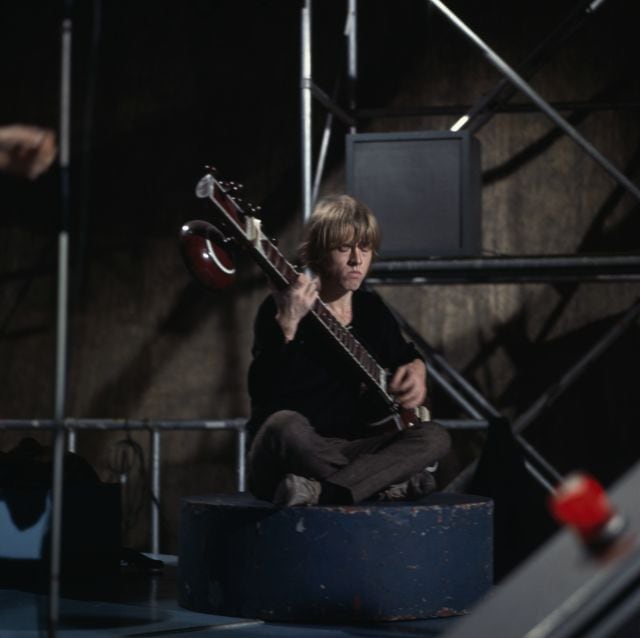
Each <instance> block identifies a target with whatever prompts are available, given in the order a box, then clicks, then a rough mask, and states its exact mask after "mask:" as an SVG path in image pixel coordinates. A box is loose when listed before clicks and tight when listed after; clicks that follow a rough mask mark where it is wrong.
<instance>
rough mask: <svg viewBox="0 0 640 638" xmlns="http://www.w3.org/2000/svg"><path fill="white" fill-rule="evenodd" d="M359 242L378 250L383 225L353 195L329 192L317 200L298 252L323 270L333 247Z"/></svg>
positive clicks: (303, 258) (310, 265) (308, 263)
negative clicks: (329, 193)
mask: <svg viewBox="0 0 640 638" xmlns="http://www.w3.org/2000/svg"><path fill="white" fill-rule="evenodd" d="M344 244H357V245H360V246H365V247H367V248H370V249H371V250H372V251H374V252H375V251H376V250H377V249H378V246H379V245H380V226H379V225H378V221H377V220H376V218H375V217H374V215H373V213H372V212H371V211H370V210H369V208H368V207H367V206H366V205H365V204H363V203H362V202H360V201H358V200H357V199H355V198H354V197H351V196H350V195H329V196H327V197H323V198H322V199H321V200H319V201H318V203H317V204H316V206H315V208H314V210H313V214H312V215H311V217H309V219H308V221H307V223H306V225H305V229H304V236H303V240H302V244H301V245H300V249H299V254H300V259H301V261H302V263H303V264H304V265H305V266H307V267H309V268H311V269H312V270H313V271H314V272H316V273H321V272H322V269H323V263H324V261H325V259H326V258H327V255H328V254H329V252H330V251H331V250H334V249H335V248H339V247H340V246H343V245H344Z"/></svg>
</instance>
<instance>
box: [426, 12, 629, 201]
mask: <svg viewBox="0 0 640 638" xmlns="http://www.w3.org/2000/svg"><path fill="white" fill-rule="evenodd" d="M428 2H430V3H431V4H432V5H433V6H434V7H436V8H437V9H438V10H439V11H440V12H441V13H442V14H443V15H444V16H445V17H446V18H447V19H448V20H449V21H450V22H451V23H452V24H453V25H454V26H455V27H457V28H458V29H459V30H460V31H461V32H462V33H463V34H464V35H465V36H466V37H467V38H468V39H469V40H471V41H472V42H473V43H474V44H475V45H476V46H478V47H479V48H480V49H481V51H482V52H483V53H484V55H485V56H486V57H487V59H488V60H489V62H491V64H493V65H494V66H495V67H496V68H497V69H498V70H499V71H500V72H501V73H503V74H504V75H505V76H506V77H508V78H509V80H510V81H511V82H512V83H513V84H514V85H515V86H516V87H518V89H520V91H522V92H523V93H524V94H525V95H526V96H528V97H529V99H531V101H532V102H533V103H534V104H536V105H537V106H538V108H539V109H540V110H541V111H543V112H544V113H545V114H546V115H547V116H548V117H549V118H550V119H551V121H552V122H554V123H555V124H556V125H557V126H558V127H559V128H561V129H562V130H563V131H564V132H565V133H566V134H567V135H568V136H569V137H570V138H571V139H572V140H573V141H574V142H575V143H576V144H578V146H580V147H581V148H582V149H583V150H584V151H585V153H587V155H589V156H590V157H591V158H592V159H594V160H595V161H596V162H598V164H600V166H602V168H604V170H605V171H607V172H608V173H609V175H611V176H612V177H613V178H614V179H615V180H616V181H617V182H618V183H619V184H620V185H621V186H623V187H624V188H626V189H627V191H628V192H629V193H631V194H632V195H633V196H634V197H635V198H636V199H638V200H640V188H638V187H637V186H636V185H635V184H634V183H633V182H631V181H630V180H629V179H628V178H627V177H626V176H625V175H623V174H622V173H621V172H620V171H619V170H618V169H617V168H616V167H615V166H614V165H613V164H612V163H611V162H610V161H609V160H608V159H607V158H606V157H605V156H604V155H602V153H600V151H598V150H597V149H596V148H595V147H594V146H593V145H592V144H591V143H590V142H588V141H587V140H586V139H585V138H584V137H583V136H582V135H581V134H580V133H579V132H578V131H577V130H576V129H575V128H574V127H573V126H571V124H569V123H568V122H567V121H566V120H565V119H564V118H563V117H562V116H561V115H560V113H558V111H556V110H555V109H554V108H553V107H552V106H551V105H550V104H549V103H548V102H546V101H545V100H544V99H543V98H542V97H541V96H540V95H538V93H536V92H535V91H534V90H533V89H532V88H531V87H530V86H529V85H528V84H527V83H526V82H525V80H524V79H523V78H522V77H520V75H518V74H517V73H516V72H515V71H514V70H513V69H512V68H511V67H510V66H509V65H508V64H507V63H506V62H505V61H504V60H503V59H502V58H501V57H500V56H498V54H497V53H495V51H493V50H492V49H491V48H490V47H489V46H488V45H487V44H486V43H485V42H484V41H483V40H482V39H481V38H480V37H479V36H478V35H476V34H475V33H474V32H473V31H472V30H471V29H470V28H469V27H468V26H467V25H466V24H465V23H464V22H463V21H462V20H460V18H459V17H458V16H457V15H456V14H455V13H453V12H452V11H451V10H450V9H448V8H447V6H446V5H445V4H444V3H443V2H441V0H428Z"/></svg>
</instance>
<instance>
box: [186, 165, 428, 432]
mask: <svg viewBox="0 0 640 638" xmlns="http://www.w3.org/2000/svg"><path fill="white" fill-rule="evenodd" d="M236 188H237V186H236V185H235V184H234V183H233V182H231V183H226V182H223V181H220V180H218V179H217V178H216V177H215V173H214V171H213V170H210V171H209V172H208V173H207V174H206V175H205V176H204V177H202V179H201V180H200V181H199V182H198V184H197V186H196V196H197V197H199V198H201V199H205V200H208V201H210V202H212V203H213V206H210V207H209V210H210V211H211V214H212V216H213V224H212V223H210V222H208V221H204V220H200V219H198V220H193V221H190V222H187V223H186V224H184V225H183V226H182V229H181V232H180V244H181V248H182V254H183V257H184V259H185V262H186V264H187V267H188V268H189V270H190V272H191V274H192V275H193V276H194V277H195V279H197V280H198V281H199V282H200V283H202V284H204V285H205V286H206V287H208V288H223V287H227V286H228V285H230V283H231V282H232V281H233V276H234V273H235V268H234V261H233V255H232V254H231V250H230V248H231V246H234V247H237V248H240V249H241V250H242V251H243V252H244V253H246V254H248V255H250V256H251V257H252V258H253V260H254V261H255V262H256V263H257V264H258V266H260V268H261V269H262V271H263V272H264V273H265V274H266V275H267V277H268V278H269V279H270V280H271V282H272V283H273V284H274V286H275V287H276V288H277V289H278V290H283V289H284V288H286V287H287V286H290V285H291V284H292V283H293V282H295V281H296V280H297V279H298V276H299V272H298V270H296V268H295V267H294V266H293V265H292V264H291V263H290V262H289V261H288V260H287V259H286V258H285V257H284V255H283V254H282V253H281V252H280V250H279V249H278V248H277V246H276V245H275V243H274V242H273V241H272V240H271V239H269V238H268V237H267V236H266V235H265V233H264V232H263V230H262V224H261V220H260V219H258V218H257V217H255V216H254V215H253V214H249V213H247V212H245V210H243V207H242V206H241V204H240V202H239V201H238V200H237V198H236V197H235V192H236ZM250 212H251V213H255V212H256V209H255V208H253V207H251V208H250ZM310 314H311V316H312V317H313V318H314V320H315V321H316V322H317V324H318V325H319V326H320V328H321V330H322V331H323V332H324V333H325V334H326V335H327V336H328V337H329V338H330V339H331V340H332V341H333V343H335V345H336V347H337V348H338V349H339V350H340V351H341V352H342V353H343V354H344V355H345V356H346V359H347V361H348V362H349V363H350V365H351V366H352V368H353V370H354V371H355V373H356V374H357V375H358V377H359V378H360V379H361V380H362V381H363V382H364V383H365V385H366V386H367V387H368V388H369V389H371V390H372V391H373V392H374V393H375V394H376V395H377V397H378V399H379V400H380V403H381V407H382V415H381V416H382V418H380V419H379V420H376V421H374V422H372V423H370V425H372V426H383V425H388V424H393V425H394V426H395V427H396V428H397V429H398V430H405V429H407V428H409V427H412V426H413V425H415V424H416V423H417V422H419V421H420V420H421V418H420V417H421V416H422V415H421V414H420V412H419V410H406V409H403V408H402V407H401V406H399V405H398V403H397V402H396V400H395V399H394V397H393V396H392V395H391V394H390V392H389V391H388V389H387V383H388V379H389V373H388V371H387V370H386V369H385V368H383V367H382V366H381V365H380V364H379V363H378V362H377V361H376V359H375V358H374V357H373V356H372V355H371V354H370V353H369V352H368V351H367V349H366V348H365V347H364V346H363V345H362V343H360V341H358V339H357V338H356V337H355V336H354V335H353V334H352V333H351V332H350V331H349V330H348V329H347V328H345V327H344V326H343V325H342V324H341V323H340V322H339V321H338V320H337V319H336V318H335V317H334V315H333V313H332V312H331V311H330V310H329V308H328V307H327V305H326V304H325V303H324V302H323V301H322V300H321V299H319V298H318V299H317V300H316V302H315V303H314V305H313V306H312V308H311V310H310Z"/></svg>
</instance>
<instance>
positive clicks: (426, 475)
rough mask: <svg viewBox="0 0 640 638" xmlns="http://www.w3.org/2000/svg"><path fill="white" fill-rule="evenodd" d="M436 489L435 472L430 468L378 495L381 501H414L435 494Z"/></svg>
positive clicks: (390, 486)
mask: <svg viewBox="0 0 640 638" xmlns="http://www.w3.org/2000/svg"><path fill="white" fill-rule="evenodd" d="M434 469H435V468H434ZM436 487H437V486H436V479H435V478H434V476H433V470H431V468H430V467H429V468H427V469H425V470H422V472H418V473H416V474H414V475H413V476H412V477H411V478H410V479H409V480H407V481H403V482H402V483H394V484H393V485H389V487H387V488H386V489H385V490H382V492H379V493H378V497H377V498H378V500H379V501H413V500H416V499H418V498H422V497H423V496H426V495H427V494H431V492H435V490H436Z"/></svg>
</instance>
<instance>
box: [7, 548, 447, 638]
mask: <svg viewBox="0 0 640 638" xmlns="http://www.w3.org/2000/svg"><path fill="white" fill-rule="evenodd" d="M160 559H161V560H162V561H163V562H164V568H163V569H162V570H160V571H157V572H148V571H144V570H139V569H133V570H127V571H126V572H124V573H123V575H122V580H121V582H120V583H119V586H118V589H117V591H113V592H111V593H108V594H104V595H100V596H92V597H91V598H88V597H85V596H82V599H80V598H76V597H74V598H70V597H63V598H61V600H60V607H59V609H60V611H59V615H60V620H59V623H58V626H57V630H56V636H60V637H63V638H67V637H69V638H70V637H71V636H73V637H74V638H77V637H78V636H82V638H85V637H86V638H90V637H92V636H140V637H142V636H145V637H153V636H159V637H163V638H164V637H166V636H177V635H181V636H182V635H185V634H188V635H189V636H202V635H208V634H212V633H214V632H219V631H232V632H233V635H234V636H237V637H238V638H249V637H253V636H255V637H257V638H262V637H267V636H273V637H281V638H288V637H291V638H294V637H295V638H334V637H337V636H356V637H357V636H371V637H375V636H379V637H380V638H382V637H395V636H398V637H400V636H427V637H430V636H440V635H442V634H444V633H446V631H447V630H448V629H450V628H452V627H453V625H454V624H455V622H456V620H457V617H450V618H434V619H429V620H416V621H399V622H386V623H375V624H367V625H299V624H284V623H274V622H265V621H261V620H252V619H247V618H232V617H227V616H214V615H210V614H200V613H195V612H191V611H189V610H187V609H183V608H182V607H180V606H179V605H178V604H177V602H176V567H177V559H176V557H175V556H161V557H160ZM47 614H48V600H47V597H46V596H42V595H37V594H34V593H31V592H25V591H18V590H15V589H0V637H1V638H13V637H15V638H36V637H37V638H40V637H44V636H47Z"/></svg>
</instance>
